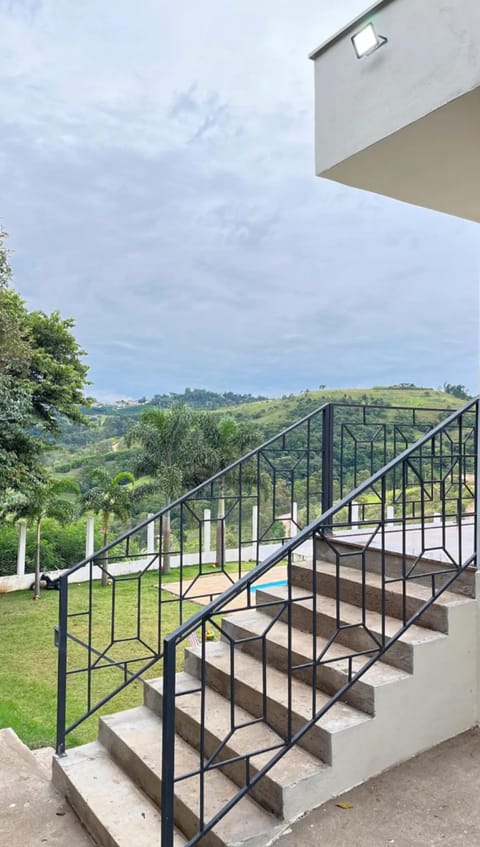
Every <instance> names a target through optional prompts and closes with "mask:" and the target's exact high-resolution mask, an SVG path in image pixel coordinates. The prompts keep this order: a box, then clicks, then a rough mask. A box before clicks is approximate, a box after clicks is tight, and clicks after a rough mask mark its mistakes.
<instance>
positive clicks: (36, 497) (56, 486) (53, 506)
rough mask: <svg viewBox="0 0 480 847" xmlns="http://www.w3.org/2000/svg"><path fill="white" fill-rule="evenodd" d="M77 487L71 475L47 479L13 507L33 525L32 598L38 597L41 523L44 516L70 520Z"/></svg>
mask: <svg viewBox="0 0 480 847" xmlns="http://www.w3.org/2000/svg"><path fill="white" fill-rule="evenodd" d="M79 495H80V488H79V486H78V483H77V482H76V481H75V480H74V479H70V478H68V477H65V478H64V479H47V480H46V482H44V483H41V484H40V485H38V486H35V487H34V488H32V489H31V490H30V491H29V493H28V495H26V497H25V499H24V501H23V503H21V504H18V505H17V507H16V508H15V518H26V519H27V520H30V521H32V522H33V523H34V525H35V581H34V590H33V599H34V600H38V599H39V597H40V565H41V561H40V559H41V550H40V545H41V527H42V521H43V519H44V518H47V517H48V518H55V520H57V521H59V523H61V524H67V523H70V522H71V521H72V520H73V519H74V517H75V512H76V503H75V501H74V500H72V496H76V497H78V496H79Z"/></svg>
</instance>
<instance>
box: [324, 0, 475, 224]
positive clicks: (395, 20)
mask: <svg viewBox="0 0 480 847" xmlns="http://www.w3.org/2000/svg"><path fill="white" fill-rule="evenodd" d="M368 23H373V25H374V27H375V30H376V32H378V33H379V34H381V35H382V36H384V37H386V38H387V39H388V43H386V44H385V46H384V47H382V49H381V50H377V51H375V52H373V53H372V54H371V55H367V56H365V57H364V58H362V59H358V58H357V55H356V53H355V50H354V49H353V45H352V36H353V35H355V33H358V32H359V31H360V30H361V29H362V28H363V27H364V26H365V25H366V24H368ZM312 58H313V60H314V63H315V124H316V126H315V148H316V172H317V174H318V175H319V176H322V177H326V178H328V179H331V180H335V181H337V182H340V183H344V184H346V185H350V186H354V187H356V188H360V189H364V190H367V191H373V192H375V193H377V194H383V195H386V196H388V197H393V198H396V199H398V200H403V201H406V202H408V203H413V204H415V205H419V206H425V207H427V208H431V209H435V210H437V211H442V212H447V213H448V214H452V215H458V216H460V217H463V218H468V219H471V220H474V221H480V2H478V0H443V2H442V4H441V7H440V9H439V4H438V0H422V3H421V4H420V3H419V2H418V0H382V2H379V3H376V4H375V5H374V6H373V7H371V8H370V9H369V10H367V11H366V12H365V14H363V15H361V16H360V17H359V18H357V19H355V21H353V22H352V23H350V24H349V25H348V26H347V27H345V28H344V29H342V30H341V31H340V32H339V33H337V34H336V35H335V36H333V38H331V39H329V41H328V42H326V43H325V44H323V45H321V47H319V48H318V49H317V50H315V51H314V52H313V53H312Z"/></svg>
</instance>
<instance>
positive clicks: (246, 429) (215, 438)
mask: <svg viewBox="0 0 480 847" xmlns="http://www.w3.org/2000/svg"><path fill="white" fill-rule="evenodd" d="M198 427H199V429H200V431H201V433H202V436H203V440H204V450H203V455H204V457H205V458H204V462H203V466H200V467H197V468H196V471H195V474H196V477H197V479H196V480H195V481H196V482H201V481H204V480H206V479H208V478H209V477H210V476H213V475H214V474H216V473H218V472H219V471H221V470H224V469H225V468H227V467H228V466H229V465H231V464H232V462H234V461H236V459H239V458H240V457H241V456H243V455H244V454H245V453H248V451H249V450H251V449H252V448H253V447H255V446H256V445H257V444H258V443H259V441H260V435H259V432H258V430H257V428H256V427H255V426H253V425H252V424H250V423H238V422H237V421H236V420H235V418H232V417H231V416H230V415H226V416H224V417H222V418H220V419H219V418H218V417H217V416H216V415H212V414H211V413H209V412H204V413H202V414H199V415H198ZM202 477H203V479H202ZM226 488H227V480H226V477H225V476H222V477H221V478H220V480H219V499H218V508H217V524H216V559H217V565H218V566H219V567H223V565H224V564H225V495H226Z"/></svg>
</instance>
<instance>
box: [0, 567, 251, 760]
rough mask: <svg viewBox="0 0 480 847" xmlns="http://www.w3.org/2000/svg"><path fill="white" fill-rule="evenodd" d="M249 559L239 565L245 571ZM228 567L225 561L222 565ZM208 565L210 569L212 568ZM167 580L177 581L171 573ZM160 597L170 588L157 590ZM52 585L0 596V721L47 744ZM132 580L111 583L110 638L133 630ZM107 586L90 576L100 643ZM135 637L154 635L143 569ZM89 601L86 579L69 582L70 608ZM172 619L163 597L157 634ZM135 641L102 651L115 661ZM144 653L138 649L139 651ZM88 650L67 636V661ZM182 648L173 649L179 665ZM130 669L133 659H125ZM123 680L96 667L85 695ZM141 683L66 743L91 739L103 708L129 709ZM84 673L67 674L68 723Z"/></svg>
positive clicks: (78, 622)
mask: <svg viewBox="0 0 480 847" xmlns="http://www.w3.org/2000/svg"><path fill="white" fill-rule="evenodd" d="M249 567H252V565H251V564H250V565H249V564H247V565H245V569H246V570H247V569H248V568H249ZM228 569H229V570H230V566H229V568H228ZM196 570H197V569H196V568H185V569H184V577H185V579H191V578H192V577H193V576H194V575H195V573H196ZM213 572H215V571H213ZM166 581H171V582H176V581H178V572H173V573H172V574H171V575H170V577H167V578H166ZM162 595H163V598H167V597H168V598H172V596H173V595H172V594H167V593H166V592H163V593H162ZM58 597H59V595H58V592H57V591H43V592H42V594H41V597H40V600H39V601H38V602H33V601H32V593H31V591H18V592H12V593H9V594H2V595H0V632H1V640H0V727H7V726H10V727H12V728H13V729H14V730H15V732H16V733H17V734H18V735H19V737H20V738H21V739H22V740H23V741H24V742H25V743H26V744H27V745H28V746H29V747H31V748H36V747H43V746H47V745H54V740H55V727H56V685H57V650H56V648H55V647H54V636H53V628H54V626H55V624H56V623H57V619H58ZM138 597H139V593H138V583H137V580H136V579H129V580H126V581H119V582H118V583H117V589H116V601H115V602H116V608H115V621H116V632H115V637H116V638H117V639H118V638H128V637H130V636H131V635H133V634H134V633H135V628H136V620H137V603H138ZM112 598H113V592H112V587H111V586H107V587H106V588H102V586H101V585H100V584H99V583H95V584H94V586H93V591H92V609H93V614H92V644H93V645H94V646H95V647H97V648H99V649H100V650H103V649H105V648H106V647H107V646H108V644H109V642H110V637H111V631H110V626H111V617H112V615H111V610H112ZM140 599H141V620H142V630H141V637H142V639H143V640H144V641H146V642H147V643H148V644H152V645H155V644H156V643H157V639H158V615H157V608H158V573H151V574H150V573H149V574H145V576H144V577H143V579H142V581H141V591H140ZM87 603H88V586H87V585H86V584H80V585H75V584H72V585H70V586H69V611H70V612H77V611H83V610H84V609H85V608H86V607H87ZM198 608H199V607H198V605H196V604H195V603H185V604H184V607H183V614H184V619H185V618H188V617H189V616H190V615H191V614H193V612H195V611H196V610H197V609H198ZM178 624H179V610H178V603H171V604H168V603H165V604H162V626H161V633H162V637H163V636H164V635H166V634H167V633H168V632H171V631H172V630H173V629H174V628H175V627H176V626H177V625H178ZM69 631H70V632H73V633H75V634H77V635H78V637H80V638H85V636H86V633H87V618H86V617H81V616H80V617H76V618H71V619H70V623H69ZM139 650H141V648H140V646H139V644H138V642H134V643H131V642H125V643H124V644H119V645H116V646H115V647H114V648H112V649H111V650H109V654H110V655H111V656H113V657H114V658H115V659H117V660H123V659H126V658H130V657H132V656H138V655H139ZM143 654H144V655H145V651H143ZM86 656H87V652H86V650H85V649H84V648H83V647H79V646H76V645H75V644H73V643H72V642H71V641H70V640H69V660H70V661H69V667H70V668H72V667H73V666H77V667H82V666H84V665H85V661H86ZM182 661H183V651H182V650H179V662H178V666H179V667H180V666H181V664H182ZM131 667H132V669H134V668H135V666H133V665H132V666H131ZM160 672H161V664H160V663H157V664H156V665H155V666H154V667H153V668H151V669H150V670H149V671H148V672H147V674H146V675H147V676H148V677H155V676H159V675H160ZM122 679H123V672H121V671H120V670H119V669H109V668H108V667H106V666H104V667H103V669H101V670H98V671H96V672H95V673H93V674H92V682H91V684H92V700H93V702H97V701H98V700H99V699H100V698H101V697H102V696H103V695H104V694H106V693H107V692H109V691H111V690H112V689H113V688H115V687H116V685H118V684H119V683H120V682H121V680H122ZM142 695H143V690H142V683H141V682H140V681H136V682H134V683H132V684H131V685H130V686H128V687H127V688H126V689H125V690H124V691H123V692H121V693H120V694H119V695H117V696H116V697H115V699H114V700H112V701H111V702H109V703H108V704H107V705H106V706H104V707H103V709H102V710H100V711H99V712H97V713H96V714H95V715H93V716H92V717H91V718H89V719H88V720H87V721H85V722H84V723H82V724H81V725H80V726H79V727H78V728H77V729H76V730H74V731H72V733H71V735H70V736H69V737H68V739H67V742H68V744H69V745H70V746H72V745H74V744H82V743H85V742H86V741H91V740H93V739H94V738H95V737H96V734H97V722H98V716H99V714H109V713H111V712H115V711H119V710H120V709H125V708H130V707H133V706H136V705H139V704H140V703H141V702H142ZM86 696H87V675H86V674H84V673H81V674H76V675H72V676H70V677H69V687H68V698H67V723H68V722H72V723H73V722H74V720H75V719H76V718H77V717H79V716H80V715H81V714H83V713H84V711H85V706H86V702H87V699H86Z"/></svg>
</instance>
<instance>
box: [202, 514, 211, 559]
mask: <svg viewBox="0 0 480 847" xmlns="http://www.w3.org/2000/svg"><path fill="white" fill-rule="evenodd" d="M211 518H212V513H211V510H210V509H204V510H203V552H204V553H205V555H206V556H208V554H209V553H210V550H211V544H212V521H211Z"/></svg>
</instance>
